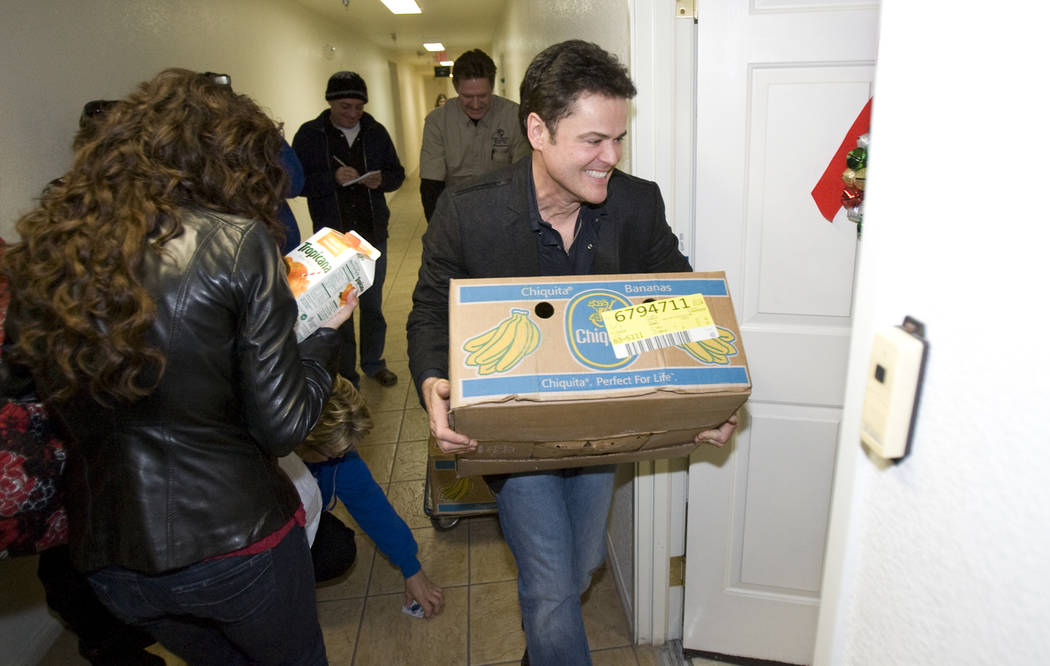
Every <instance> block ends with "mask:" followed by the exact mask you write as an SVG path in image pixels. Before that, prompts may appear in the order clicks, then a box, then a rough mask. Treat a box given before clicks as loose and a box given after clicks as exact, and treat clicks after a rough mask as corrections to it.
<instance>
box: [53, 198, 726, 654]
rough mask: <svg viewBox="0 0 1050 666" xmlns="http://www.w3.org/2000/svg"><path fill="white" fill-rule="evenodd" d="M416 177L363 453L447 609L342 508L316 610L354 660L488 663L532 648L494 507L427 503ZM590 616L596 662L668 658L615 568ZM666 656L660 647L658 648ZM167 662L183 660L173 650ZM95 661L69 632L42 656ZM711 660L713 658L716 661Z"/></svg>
mask: <svg viewBox="0 0 1050 666" xmlns="http://www.w3.org/2000/svg"><path fill="white" fill-rule="evenodd" d="M418 192H419V181H418V179H416V178H409V179H408V180H406V181H405V184H404V185H403V186H402V187H401V190H400V191H399V193H398V194H397V196H395V197H394V199H393V200H392V201H391V212H392V215H391V225H390V229H391V236H390V241H389V244H388V261H389V265H388V272H387V281H386V288H385V293H384V301H385V303H384V313H385V315H386V318H387V322H388V326H389V329H388V333H387V347H386V359H387V364H388V366H389V367H390V369H392V370H393V371H394V372H396V373H397V374H398V376H399V377H400V381H399V382H398V384H397V385H396V386H394V387H392V388H384V387H382V386H380V385H379V384H378V383H377V382H375V381H372V380H370V379H368V378H364V379H363V380H362V383H361V391H362V393H363V394H364V395H365V397H366V398H367V400H368V402H369V405H370V406H371V408H372V412H373V416H374V419H375V422H376V427H375V430H374V431H373V432H372V433H371V434H370V435H369V437H368V439H367V440H366V442H365V443H364V445H363V446H362V447H361V449H360V451H361V455H362V457H363V458H364V459H365V461H366V462H367V463H368V466H369V468H371V470H372V474H373V476H375V478H376V480H377V481H378V482H379V484H380V485H382V486H383V487H384V488H385V489H386V492H387V495H388V497H389V498H390V501H391V503H392V504H393V505H394V507H395V508H396V509H397V511H398V512H399V513H400V514H401V516H402V517H403V518H404V519H405V521H406V522H407V523H408V525H409V527H411V528H412V530H413V534H414V535H415V538H416V541H417V542H418V543H419V559H420V561H421V562H422V564H423V569H424V571H426V573H427V575H428V576H429V577H430V578H431V579H432V580H434V581H435V582H436V583H438V584H439V585H441V586H443V587H444V590H445V612H444V613H443V614H442V615H441V616H440V617H437V618H434V619H431V620H421V619H416V618H413V617H409V616H408V615H405V614H403V613H402V612H401V605H402V603H401V597H402V593H403V590H404V579H403V578H402V577H401V575H400V572H399V571H398V570H397V569H396V568H394V567H393V566H392V565H391V564H390V563H389V562H388V561H387V560H386V558H385V557H384V556H383V555H382V554H381V553H377V552H376V548H375V546H374V545H373V544H372V542H371V541H370V540H369V539H368V537H367V536H365V535H364V533H363V532H362V531H361V530H360V529H358V528H357V526H356V525H355V524H354V523H353V520H352V519H351V518H350V517H349V515H348V514H346V512H345V511H343V512H342V513H341V514H340V517H341V518H343V519H344V520H345V521H346V522H347V523H348V524H350V525H351V527H353V528H354V529H355V531H356V532H357V534H358V556H357V562H356V563H355V564H354V566H353V568H352V569H351V571H350V573H349V575H347V576H346V577H345V578H344V579H341V580H340V581H338V582H336V583H334V584H330V585H326V586H322V587H319V588H318V590H317V598H318V610H319V614H320V618H321V625H322V628H323V630H324V636H325V645H326V647H327V650H328V658H329V660H330V661H331V663H332V664H339V665H344V666H346V665H351V664H352V665H353V666H366V665H376V666H395V665H399V664H405V665H407V666H423V665H426V666H467V665H469V666H481V665H482V664H517V663H518V662H519V660H520V659H521V655H522V652H523V651H524V648H525V637H524V635H523V633H522V631H521V616H520V611H519V609H518V601H517V584H516V582H515V578H516V576H517V572H516V569H515V566H514V560H513V558H512V557H511V554H510V551H509V550H508V549H507V546H506V544H505V543H504V541H503V538H502V536H501V535H500V530H499V524H498V522H497V520H496V517H495V516H479V517H475V518H465V519H462V520H461V521H460V522H459V524H458V525H456V526H455V527H453V528H452V529H450V530H445V531H439V530H436V529H434V527H433V525H432V524H431V521H430V519H429V518H428V517H427V516H426V514H425V513H424V512H423V486H424V481H425V473H426V457H427V451H426V439H427V435H428V432H429V430H428V426H427V418H426V412H425V411H424V410H423V409H422V408H421V407H420V406H419V402H418V399H417V397H416V393H415V390H414V389H413V388H412V385H411V382H410V381H409V374H408V354H407V352H406V342H405V321H406V319H407V317H408V312H409V310H410V308H411V303H412V289H413V287H414V285H415V282H416V273H417V270H418V268H419V261H420V251H421V240H420V239H421V237H422V234H423V231H424V230H425V228H426V221H425V220H424V218H423V211H422V207H421V205H420V201H419V195H418ZM583 609H584V620H585V622H586V625H587V635H588V638H589V640H590V645H591V648H592V654H593V657H594V663H595V664H597V665H599V666H620V665H624V666H646V665H654V666H655V665H657V664H660V663H677V662H676V661H670V662H669V661H667V660H666V657H667V655H662V654H661V651H660V650H658V649H653V648H650V647H648V646H637V647H634V646H632V645H631V638H630V633H629V631H628V627H627V621H626V618H625V616H624V612H623V610H622V606H621V603H620V599H619V596H618V594H617V591H616V588H615V586H614V584H613V577H612V576H611V575H609V574H607V573H605V572H601V573H600V574H599V575H598V576H597V578H596V579H595V582H594V584H593V585H592V587H591V590H590V591H589V593H588V595H587V597H586V598H585V600H584V607H583ZM662 657H663V658H662ZM166 658H168V661H169V663H170V664H177V663H179V661H178V660H175V659H172V658H170V655H169V656H166ZM41 663H42V664H45V665H49V666H50V665H65V664H77V663H87V662H85V661H83V660H82V659H80V658H79V657H78V656H77V653H76V640H75V637H74V636H73V635H72V634H70V633H69V632H65V633H64V634H63V635H62V636H61V637H60V638H59V640H58V641H57V642H56V643H55V646H54V647H53V648H52V649H51V651H50V652H49V653H48V655H47V657H46V658H45V659H44V660H43V661H42V662H41ZM712 663H713V662H712Z"/></svg>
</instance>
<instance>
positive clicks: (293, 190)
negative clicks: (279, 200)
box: [280, 141, 306, 199]
mask: <svg viewBox="0 0 1050 666" xmlns="http://www.w3.org/2000/svg"><path fill="white" fill-rule="evenodd" d="M282 143H283V145H282V146H281V154H280V159H281V166H282V167H284V171H285V173H287V174H288V195H287V197H286V198H288V199H291V198H292V197H297V196H299V194H300V193H301V192H302V191H303V184H304V183H305V182H306V175H305V174H304V173H303V163H302V162H300V161H299V156H298V155H296V154H295V150H293V149H292V147H291V146H289V145H288V142H287V141H282Z"/></svg>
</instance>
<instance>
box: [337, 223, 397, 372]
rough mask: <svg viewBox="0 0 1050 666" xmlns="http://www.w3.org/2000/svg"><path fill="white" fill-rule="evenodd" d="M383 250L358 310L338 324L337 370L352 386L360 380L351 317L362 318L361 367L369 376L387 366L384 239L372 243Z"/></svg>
mask: <svg viewBox="0 0 1050 666" xmlns="http://www.w3.org/2000/svg"><path fill="white" fill-rule="evenodd" d="M374 245H375V248H376V249H377V250H379V251H380V252H382V253H383V254H382V256H380V257H379V261H377V262H376V274H375V279H374V282H373V283H372V286H371V287H369V288H368V290H367V291H365V293H363V294H361V296H360V298H359V299H358V303H357V312H355V313H354V314H353V315H352V316H351V317H350V319H349V320H348V321H347V322H346V323H345V324H343V325H342V326H340V327H339V374H341V375H342V376H344V377H346V378H347V379H349V380H350V381H351V382H352V383H353V384H354V386H357V385H358V384H359V383H360V381H361V376H360V375H359V374H358V372H357V351H358V350H357V348H358V344H357V332H356V331H355V330H354V317H358V316H359V317H360V318H361V345H360V347H361V369H362V370H364V373H365V374H366V375H368V376H369V377H371V376H373V375H375V374H376V373H377V372H379V371H380V370H382V369H383V368H385V367H386V361H385V360H383V350H384V349H385V347H386V318H385V317H384V316H383V283H385V282H386V264H387V261H386V241H383V242H382V243H375V244H374Z"/></svg>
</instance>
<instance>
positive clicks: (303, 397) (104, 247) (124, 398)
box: [2, 69, 357, 664]
mask: <svg viewBox="0 0 1050 666" xmlns="http://www.w3.org/2000/svg"><path fill="white" fill-rule="evenodd" d="M280 148H281V136H280V132H279V131H278V129H277V127H276V126H275V125H274V123H273V121H271V120H270V119H269V118H268V117H267V116H266V115H265V114H264V113H263V112H262V111H261V110H260V109H259V108H258V106H256V105H255V103H254V102H252V101H251V100H250V99H249V98H247V97H245V96H239V95H236V94H234V93H233V92H232V91H231V90H230V88H229V87H228V86H224V85H220V84H217V83H216V82H215V81H214V80H213V79H212V78H211V77H208V76H205V75H201V74H195V73H193V72H189V71H185V70H176V69H171V70H165V71H163V72H161V73H160V74H159V75H158V76H157V77H156V78H154V79H153V80H152V81H149V82H146V83H143V84H142V85H141V86H140V87H139V88H138V90H136V91H135V92H134V93H133V94H132V95H131V96H129V97H128V98H127V99H126V100H123V101H121V102H119V103H118V104H116V105H115V106H114V107H113V108H111V109H110V110H109V112H108V113H107V114H106V118H105V119H104V121H103V125H102V126H101V127H100V128H99V136H98V137H97V138H95V139H93V140H91V141H89V142H88V143H86V144H84V145H83V146H81V147H80V148H79V149H78V150H77V152H76V156H75V161H74V164H73V168H72V170H71V171H70V173H69V174H67V175H66V176H65V178H64V179H63V182H62V183H61V184H60V185H57V186H56V187H55V188H54V189H53V190H52V191H51V192H50V193H49V194H48V195H47V196H45V197H44V198H43V199H42V200H41V202H40V204H39V206H38V207H37V208H36V209H35V210H32V211H31V212H29V213H27V214H26V215H25V216H23V217H22V219H20V220H19V222H18V227H17V228H18V231H19V233H20V234H21V236H22V239H23V240H22V242H20V243H18V244H17V245H15V246H13V247H11V248H10V249H9V250H8V252H7V253H6V255H5V256H4V258H3V263H2V268H3V273H4V274H5V275H6V276H7V278H8V279H9V281H10V284H11V288H12V301H11V306H10V310H9V313H8V320H7V330H8V338H7V340H6V342H5V344H6V345H7V346H6V347H5V351H4V353H3V356H2V358H3V360H4V361H5V362H7V363H11V364H17V365H13V366H12V367H11V368H10V370H11V371H12V372H15V373H19V372H20V373H21V374H22V375H23V376H25V375H31V377H32V379H33V380H35V383H36V386H37V388H38V390H39V391H40V393H41V394H42V395H44V396H46V398H47V400H48V402H49V403H50V404H51V405H52V406H53V408H54V411H55V413H56V414H57V416H58V417H60V420H61V421H62V422H64V423H65V424H66V426H68V431H69V432H68V440H67V441H68V442H69V444H70V447H69V448H70V455H69V462H68V466H69V469H68V472H69V474H68V476H69V477H70V480H71V483H70V488H69V489H68V496H67V498H68V499H67V508H68V511H69V514H70V530H69V532H70V544H69V545H70V550H71V553H72V558H73V561H74V564H75V565H76V566H77V567H78V568H80V569H82V570H84V571H87V572H89V580H90V582H91V584H92V586H93V587H94V588H95V590H96V592H97V593H98V595H99V598H100V599H101V600H102V601H103V603H105V604H106V606H108V607H109V608H110V609H111V610H113V611H114V613H115V614H117V615H118V616H119V617H121V618H123V619H126V620H129V621H135V622H136V623H138V624H139V625H140V626H142V627H144V628H146V629H147V630H148V631H149V632H150V633H152V634H153V635H154V637H155V638H156V639H157V640H159V641H160V642H161V643H163V644H164V646H165V647H167V648H168V649H169V650H171V651H172V652H173V653H175V654H177V655H178V656H180V657H181V658H183V659H184V660H186V661H187V662H189V663H193V664H242V663H262V664H276V663H282V664H293V663H294V664H324V663H326V658H325V651H324V644H323V641H322V637H321V630H320V627H319V625H318V621H317V607H316V600H315V596H314V591H313V590H314V584H313V573H312V567H311V562H310V551H309V548H308V546H307V542H306V537H305V534H304V531H303V528H302V510H301V506H300V501H299V497H298V495H297V493H296V491H295V488H294V487H293V486H292V484H291V483H290V482H289V480H288V478H287V476H285V475H284V474H283V473H282V472H281V471H280V470H279V468H278V466H277V462H276V457H277V456H281V455H285V454H287V453H288V452H290V451H292V450H293V449H294V448H295V446H296V445H297V444H299V443H300V442H301V441H302V440H303V439H304V438H305V437H306V435H307V433H308V432H309V431H310V429H311V428H312V427H313V425H314V423H315V422H316V420H317V418H318V415H319V414H320V412H321V409H322V407H323V405H324V403H325V401H326V400H327V398H328V396H329V394H330V392H331V389H332V381H333V374H332V372H333V368H332V365H333V362H334V361H335V357H336V353H337V346H338V341H337V334H336V330H335V329H337V328H338V327H339V326H340V325H341V324H342V323H343V322H344V321H346V320H347V319H348V318H349V316H350V314H351V312H352V311H353V309H354V307H356V304H357V301H356V297H354V296H351V298H350V299H349V302H348V303H347V304H346V305H345V306H344V307H342V308H340V309H339V310H338V311H337V313H336V314H335V315H333V316H332V317H331V318H330V319H329V320H327V321H326V322H325V323H324V326H323V327H322V328H321V329H319V330H318V331H317V332H316V333H314V334H313V335H312V336H310V337H309V338H307V339H306V340H304V341H303V342H302V343H301V344H299V345H297V344H296V341H295V336H294V333H293V326H294V322H295V317H296V306H295V301H294V300H293V298H292V295H291V292H290V290H289V288H288V283H287V280H286V279H285V277H284V270H285V269H284V264H283V262H282V261H281V257H280V255H279V253H278V250H277V247H278V245H279V243H280V241H281V240H282V236H283V232H282V226H281V223H280V221H279V220H278V217H277V209H278V204H279V203H280V201H281V197H282V194H283V193H284V192H285V190H286V187H285V185H286V183H285V180H286V178H287V177H286V175H285V173H284V171H283V170H282V168H281V165H280V162H279V160H278V153H279V151H280Z"/></svg>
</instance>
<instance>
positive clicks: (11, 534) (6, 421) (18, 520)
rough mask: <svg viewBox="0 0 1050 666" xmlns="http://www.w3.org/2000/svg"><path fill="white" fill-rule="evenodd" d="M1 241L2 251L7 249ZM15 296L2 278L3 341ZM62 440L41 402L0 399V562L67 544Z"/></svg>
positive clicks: (0, 318)
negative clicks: (10, 302) (9, 304)
mask: <svg viewBox="0 0 1050 666" xmlns="http://www.w3.org/2000/svg"><path fill="white" fill-rule="evenodd" d="M3 245H4V243H3V239H0V253H2V252H3ZM8 302H9V294H8V292H7V284H6V281H3V280H2V279H0V343H2V342H3V339H4V320H5V319H6V317H7V304H8ZM65 464H66V452H65V449H64V448H63V446H62V440H61V439H59V438H58V437H57V435H56V434H55V430H54V428H53V426H52V425H51V423H50V422H49V420H48V415H47V410H46V409H45V408H44V405H43V404H42V403H40V402H36V401H30V400H16V399H11V398H3V399H0V560H3V559H7V558H9V557H15V556H18V555H33V554H35V553H39V552H41V551H44V550H47V549H48V548H51V547H52V546H57V545H59V544H63V543H65V542H66V539H67V538H68V533H69V523H68V520H67V518H66V510H65V507H64V505H63V503H62V493H61V491H60V488H61V478H62V470H63V468H64V467H65Z"/></svg>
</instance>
